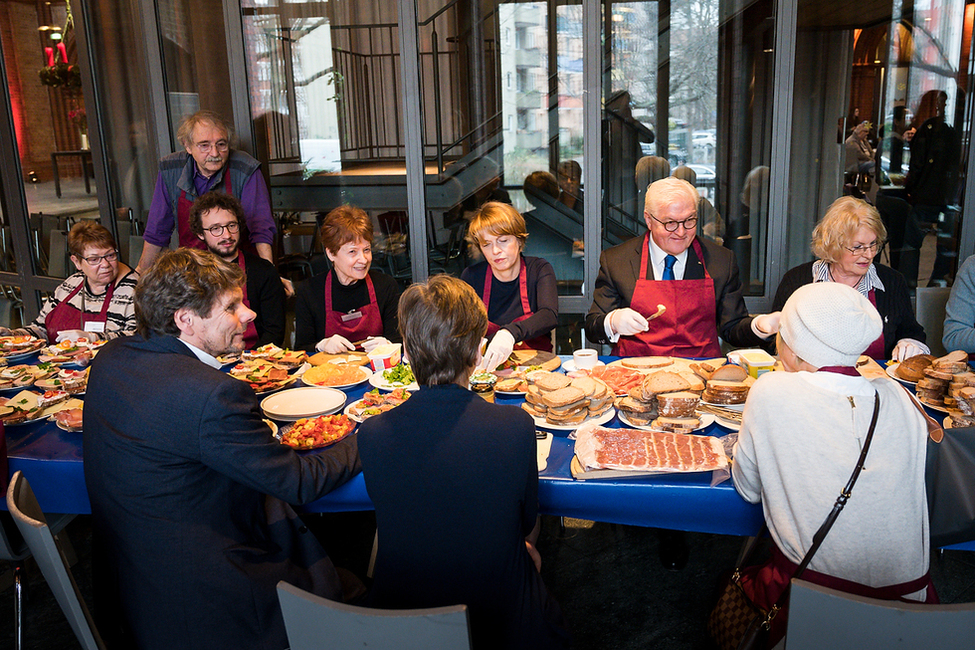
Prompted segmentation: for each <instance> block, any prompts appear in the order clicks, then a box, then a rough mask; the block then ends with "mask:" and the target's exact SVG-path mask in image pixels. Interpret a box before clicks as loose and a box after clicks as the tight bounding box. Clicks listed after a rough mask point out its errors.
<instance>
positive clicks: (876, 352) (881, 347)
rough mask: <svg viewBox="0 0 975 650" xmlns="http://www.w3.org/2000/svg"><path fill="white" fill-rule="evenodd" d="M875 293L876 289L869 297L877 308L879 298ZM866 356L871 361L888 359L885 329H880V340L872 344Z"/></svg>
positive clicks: (872, 290)
mask: <svg viewBox="0 0 975 650" xmlns="http://www.w3.org/2000/svg"><path fill="white" fill-rule="evenodd" d="M875 291H876V289H871V290H870V292H869V293H868V294H867V297H868V298H869V299H870V304H871V305H873V306H874V307H875V308H876V306H877V297H876V296H875V295H874V293H875ZM881 318H883V316H881ZM864 354H865V355H867V356H868V357H870V358H871V359H886V358H887V346H886V345H885V344H884V330H883V328H881V329H880V338H879V339H877V340H876V341H874V342H873V343H871V344H870V347H869V348H867V350H866V352H864Z"/></svg>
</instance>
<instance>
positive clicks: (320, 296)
mask: <svg viewBox="0 0 975 650" xmlns="http://www.w3.org/2000/svg"><path fill="white" fill-rule="evenodd" d="M320 232H321V238H322V244H323V245H324V247H325V255H327V256H328V259H329V261H330V262H331V263H332V269H331V270H330V271H328V272H326V273H322V274H319V275H316V276H315V277H313V278H311V279H310V280H308V281H307V282H304V283H303V284H301V285H299V286H298V289H297V299H296V300H297V301H296V303H295V348H297V349H299V350H305V351H306V352H310V353H311V352H314V351H315V350H317V351H319V352H327V353H329V354H338V353H341V352H348V351H350V350H354V349H355V348H356V347H357V345H356V344H357V343H359V342H360V341H362V343H359V345H361V346H362V347H363V349H365V350H366V351H368V350H371V349H372V348H374V347H376V346H377V345H382V344H384V343H389V342H390V341H399V340H400V337H399V332H398V330H397V319H396V307H397V304H398V303H399V294H400V288H399V285H398V284H397V283H396V280H394V279H393V278H391V277H389V276H388V275H386V274H385V273H382V272H380V271H376V270H374V269H372V268H371V267H372V237H373V227H372V219H370V218H369V215H368V214H366V213H365V212H364V211H363V210H361V209H359V208H356V207H353V206H351V205H343V206H340V207H338V208H335V209H334V210H332V211H331V212H329V213H328V215H326V216H325V220H324V221H323V222H322V227H321V231H320Z"/></svg>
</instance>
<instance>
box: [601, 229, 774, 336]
mask: <svg viewBox="0 0 975 650" xmlns="http://www.w3.org/2000/svg"><path fill="white" fill-rule="evenodd" d="M697 240H698V241H699V242H701V249H702V252H703V253H704V264H705V265H707V270H708V273H709V274H710V275H711V279H712V280H713V281H714V296H715V300H716V304H715V307H714V313H715V321H716V322H717V325H718V335H719V336H720V337H721V338H722V339H724V340H725V341H726V342H727V343H729V344H730V345H733V346H735V347H750V346H755V345H759V344H760V343H761V342H762V339H760V338H759V337H757V336H756V335H755V334H754V332H752V328H751V325H752V318H751V317H750V316H749V315H748V309H747V308H746V307H745V298H744V295H743V293H742V291H743V288H742V284H741V278H740V277H739V275H738V263H737V262H736V261H735V254H734V253H732V252H731V251H730V250H728V249H727V248H723V247H721V246H718V245H717V244H715V243H714V242H711V241H708V240H707V239H704V238H703V237H698V238H697ZM643 241H644V240H643V235H640V236H639V237H634V238H633V239H630V240H628V241H625V242H623V243H622V244H619V245H617V246H614V247H612V248H610V249H607V250H604V251H603V252H602V254H601V255H600V256H599V275H597V276H596V289H595V291H594V292H593V298H592V306H591V307H590V308H589V313H588V314H586V337H587V338H588V339H589V340H591V341H595V342H597V343H608V342H609V339H608V338H607V336H606V330H605V329H604V328H603V327H604V326H603V323H604V321H605V320H606V314H608V313H609V312H611V311H613V310H614V309H619V308H621V307H629V306H630V302H631V301H632V300H633V290H634V289H635V288H636V281H637V277H638V276H639V275H640V254H641V252H642V251H641V249H642V247H643ZM647 267H648V268H647V277H648V278H649V279H651V280H652V279H653V265H652V264H648V265H647ZM703 278H704V266H703V265H702V264H701V260H699V259H698V257H697V254H696V253H695V252H694V248H693V246H692V247H690V248H688V249H687V263H686V265H685V269H684V279H685V280H701V279H703Z"/></svg>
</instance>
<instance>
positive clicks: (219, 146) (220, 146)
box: [196, 140, 230, 153]
mask: <svg viewBox="0 0 975 650" xmlns="http://www.w3.org/2000/svg"><path fill="white" fill-rule="evenodd" d="M196 148H197V149H199V150H200V153H210V150H211V149H215V150H217V151H226V150H227V149H230V143H229V142H227V141H226V140H217V141H216V142H198V143H197V144H196Z"/></svg>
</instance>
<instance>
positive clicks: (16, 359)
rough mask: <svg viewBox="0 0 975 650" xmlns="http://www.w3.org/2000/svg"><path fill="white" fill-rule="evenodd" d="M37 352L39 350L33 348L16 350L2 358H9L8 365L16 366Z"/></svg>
mask: <svg viewBox="0 0 975 650" xmlns="http://www.w3.org/2000/svg"><path fill="white" fill-rule="evenodd" d="M36 353H37V350H31V351H30V352H15V353H13V354H9V355H7V356H5V357H2V358H4V359H6V360H7V365H10V366H16V365H17V364H18V363H20V362H21V361H24V360H25V359H29V358H30V357H31V356H32V355H34V354H36Z"/></svg>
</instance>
